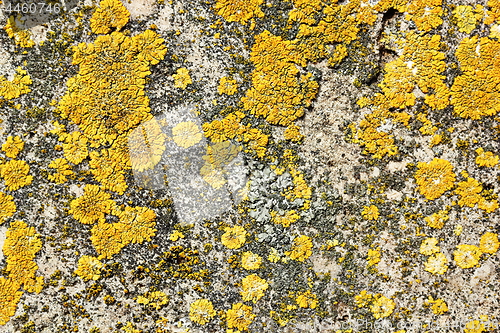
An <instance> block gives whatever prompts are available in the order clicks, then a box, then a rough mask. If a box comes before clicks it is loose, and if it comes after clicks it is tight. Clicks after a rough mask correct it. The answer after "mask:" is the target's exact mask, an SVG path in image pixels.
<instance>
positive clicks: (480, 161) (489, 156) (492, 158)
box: [476, 148, 500, 168]
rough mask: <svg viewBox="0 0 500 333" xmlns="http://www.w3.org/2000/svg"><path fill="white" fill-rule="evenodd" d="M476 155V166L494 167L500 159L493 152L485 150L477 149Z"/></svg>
mask: <svg viewBox="0 0 500 333" xmlns="http://www.w3.org/2000/svg"><path fill="white" fill-rule="evenodd" d="M476 153H477V157H476V164H477V165H479V166H481V167H488V168H491V167H494V166H495V165H497V164H498V160H499V159H500V158H499V157H498V155H495V154H493V153H492V152H491V151H484V149H483V148H478V149H476Z"/></svg>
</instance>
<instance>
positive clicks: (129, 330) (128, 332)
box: [121, 321, 141, 333]
mask: <svg viewBox="0 0 500 333" xmlns="http://www.w3.org/2000/svg"><path fill="white" fill-rule="evenodd" d="M121 330H122V331H124V332H125V333H141V331H140V330H137V329H135V326H134V325H133V324H132V323H131V322H130V321H128V322H127V325H125V326H123V327H122V328H121Z"/></svg>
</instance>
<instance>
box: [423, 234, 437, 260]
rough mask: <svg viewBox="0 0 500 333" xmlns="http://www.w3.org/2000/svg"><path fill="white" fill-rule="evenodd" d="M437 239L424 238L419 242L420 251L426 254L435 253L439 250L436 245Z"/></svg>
mask: <svg viewBox="0 0 500 333" xmlns="http://www.w3.org/2000/svg"><path fill="white" fill-rule="evenodd" d="M437 243H438V240H437V239H436V238H434V237H430V238H426V239H424V240H423V241H422V244H420V253H422V254H423V255H426V256H430V255H431V254H434V253H437V252H439V251H440V249H439V246H436V245H437Z"/></svg>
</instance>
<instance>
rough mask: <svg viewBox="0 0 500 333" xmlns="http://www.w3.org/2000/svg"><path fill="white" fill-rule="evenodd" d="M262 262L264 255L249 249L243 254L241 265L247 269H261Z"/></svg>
mask: <svg viewBox="0 0 500 333" xmlns="http://www.w3.org/2000/svg"><path fill="white" fill-rule="evenodd" d="M261 264H262V257H261V256H259V255H258V254H256V253H253V252H250V251H247V252H243V254H242V255H241V267H243V268H244V269H246V270H253V269H259V267H260V265H261Z"/></svg>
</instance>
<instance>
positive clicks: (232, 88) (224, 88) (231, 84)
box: [217, 76, 238, 95]
mask: <svg viewBox="0 0 500 333" xmlns="http://www.w3.org/2000/svg"><path fill="white" fill-rule="evenodd" d="M217 91H218V92H219V95H222V94H226V95H234V94H235V93H236V92H237V91H238V84H237V83H236V80H235V79H233V78H230V77H227V76H224V77H222V78H221V79H220V81H219V86H218V87H217Z"/></svg>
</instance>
